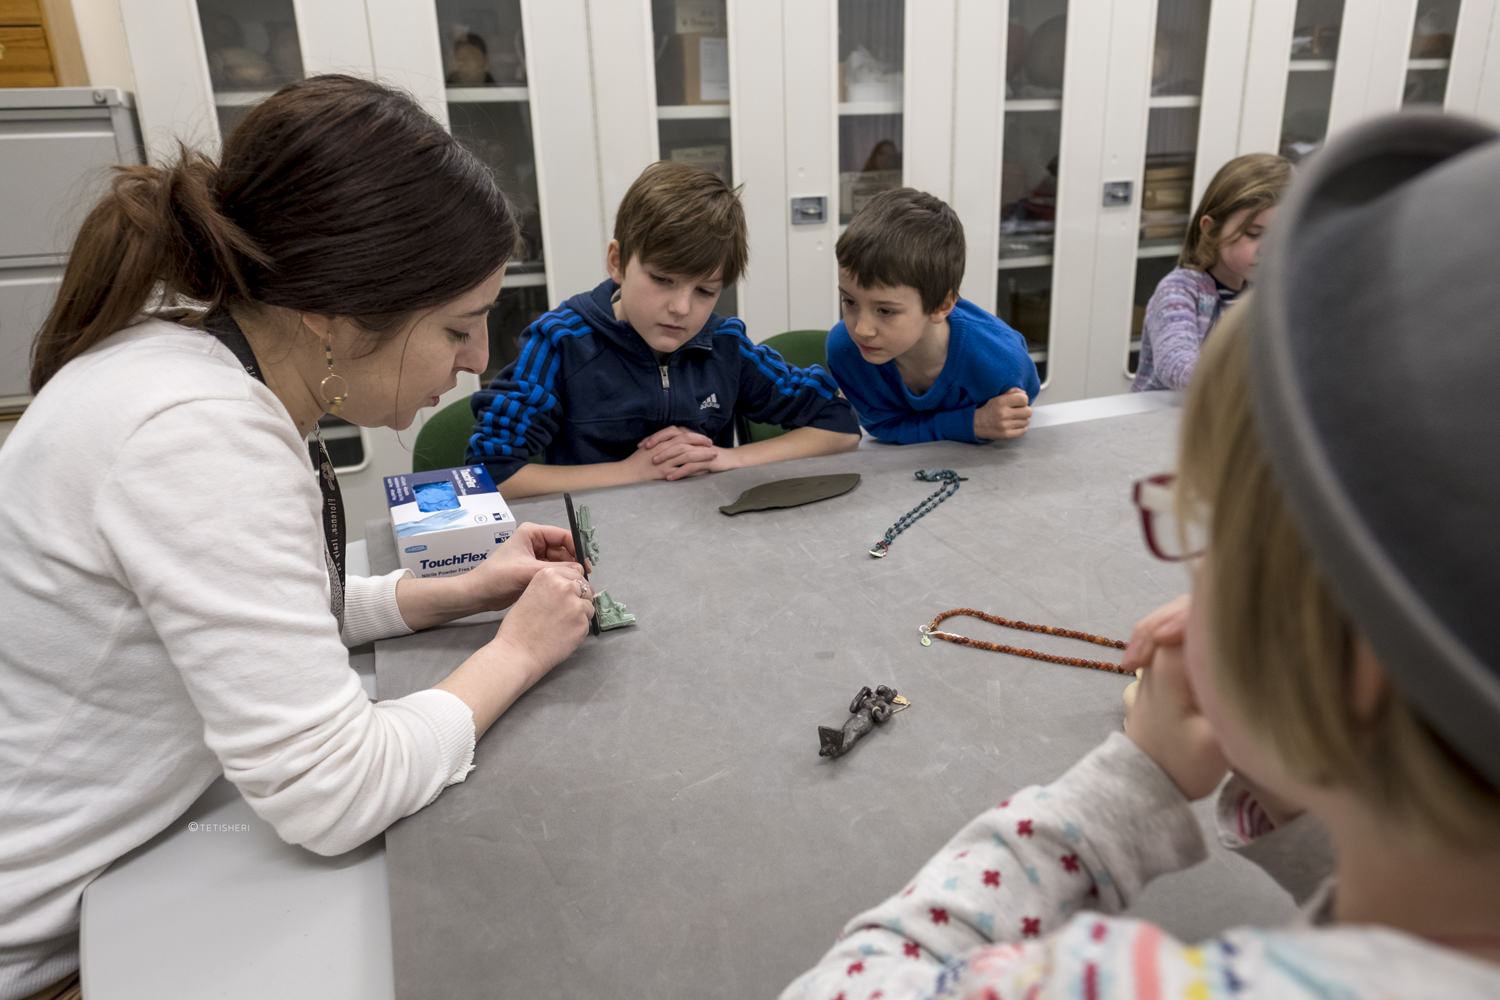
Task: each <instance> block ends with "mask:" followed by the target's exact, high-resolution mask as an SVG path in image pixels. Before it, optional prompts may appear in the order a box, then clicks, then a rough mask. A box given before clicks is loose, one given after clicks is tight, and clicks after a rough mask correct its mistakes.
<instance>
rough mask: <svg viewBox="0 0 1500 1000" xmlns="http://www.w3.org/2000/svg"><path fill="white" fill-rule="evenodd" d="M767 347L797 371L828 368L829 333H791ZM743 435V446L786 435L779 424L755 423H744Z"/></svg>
mask: <svg viewBox="0 0 1500 1000" xmlns="http://www.w3.org/2000/svg"><path fill="white" fill-rule="evenodd" d="M764 343H765V345H766V346H767V347H769V348H771V349H772V350H774V351H775V352H776V353H777V354H780V355H781V356H782V357H783V358H785V359H786V363H787V364H789V365H793V366H795V367H797V368H811V367H812V366H813V365H822V366H823V367H824V368H827V367H828V351H827V343H828V331H827V330H788V331H787V332H786V333H778V334H776V335H775V336H772V337H767V338H766V339H765V341H764ZM739 432H740V433H739V438H740V444H749V443H750V442H752V441H764V440H766V439H767V438H773V437H776V436H777V435H778V434H783V433H785V432H784V431H783V430H782V429H781V428H780V427H777V426H776V425H775V424H757V423H755V422H754V421H751V420H742V421H740V425H739Z"/></svg>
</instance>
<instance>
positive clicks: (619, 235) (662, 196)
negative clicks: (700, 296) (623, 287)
mask: <svg viewBox="0 0 1500 1000" xmlns="http://www.w3.org/2000/svg"><path fill="white" fill-rule="evenodd" d="M615 240H616V241H617V242H618V243H619V244H620V266H621V267H624V266H626V265H628V264H629V263H630V261H631V259H632V258H633V257H635V256H637V255H639V256H640V259H641V262H642V263H646V264H651V265H653V266H655V267H659V268H661V269H662V270H663V271H667V272H669V273H671V274H676V275H683V276H687V277H693V278H699V277H706V276H710V275H715V274H717V275H718V277H719V278H720V279H721V280H722V281H723V282H724V284H725V285H726V286H728V285H732V284H734V283H735V282H736V281H738V280H739V277H740V275H741V274H743V273H744V271H745V264H746V262H747V260H748V259H749V246H748V244H749V239H748V237H747V236H746V231H745V208H744V206H743V205H741V204H740V197H739V189H737V188H731V187H730V186H729V185H728V184H726V183H724V181H723V179H722V178H721V177H719V175H718V174H715V173H711V172H710V171H707V170H703V169H701V168H699V167H692V166H688V165H687V164H684V163H673V162H672V161H670V160H659V161H657V162H656V163H653V164H651V165H650V166H649V167H647V168H646V169H645V170H643V171H641V175H640V176H639V177H637V178H636V179H635V182H634V183H632V184H631V185H630V190H628V191H626V192H625V197H624V198H622V199H621V200H620V209H619V211H618V212H616V213H615Z"/></svg>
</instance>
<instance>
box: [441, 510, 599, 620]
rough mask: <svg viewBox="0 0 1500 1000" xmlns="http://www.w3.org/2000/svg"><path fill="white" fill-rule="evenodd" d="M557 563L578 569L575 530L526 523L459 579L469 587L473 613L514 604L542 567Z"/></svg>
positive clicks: (579, 573) (494, 609)
mask: <svg viewBox="0 0 1500 1000" xmlns="http://www.w3.org/2000/svg"><path fill="white" fill-rule="evenodd" d="M557 565H564V566H570V567H571V568H572V569H573V570H575V571H577V569H578V558H577V556H576V554H575V553H574V552H573V535H572V533H571V532H569V531H568V529H566V528H556V527H553V526H552V525H550V524H523V525H521V526H520V527H518V528H516V531H515V534H513V535H511V536H510V537H509V538H507V539H506V540H505V541H504V542H503V543H501V545H500V547H499V548H497V549H495V550H494V551H493V552H491V553H490V554H489V555H488V556H486V557H485V560H484V562H482V563H480V564H479V565H478V566H475V567H474V568H473V569H472V570H470V571H469V572H468V573H467V574H466V575H464V576H462V577H459V578H458V579H460V580H462V581H464V582H465V583H466V584H467V585H468V587H469V588H470V600H471V602H472V603H473V606H474V611H472V612H470V613H471V614H473V613H477V612H480V611H499V610H501V609H503V608H508V607H510V606H511V605H512V604H514V603H515V602H516V599H517V598H519V597H520V596H521V593H522V592H523V591H524V590H526V588H527V585H529V584H530V583H531V581H532V578H533V577H535V576H536V575H537V573H538V572H540V571H541V570H542V569H543V568H545V567H547V566H557ZM576 575H579V576H581V575H582V573H581V572H577V573H576Z"/></svg>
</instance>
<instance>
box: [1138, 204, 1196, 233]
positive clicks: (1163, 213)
mask: <svg viewBox="0 0 1500 1000" xmlns="http://www.w3.org/2000/svg"><path fill="white" fill-rule="evenodd" d="M1187 227H1188V213H1187V212H1186V211H1179V210H1176V209H1149V210H1142V212H1141V239H1143V240H1180V239H1182V238H1183V237H1184V236H1185V235H1187Z"/></svg>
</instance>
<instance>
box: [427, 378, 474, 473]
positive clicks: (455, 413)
mask: <svg viewBox="0 0 1500 1000" xmlns="http://www.w3.org/2000/svg"><path fill="white" fill-rule="evenodd" d="M473 432H474V412H473V411H472V410H470V409H469V397H468V396H465V397H464V398H463V399H457V400H454V401H453V402H451V403H449V404H448V405H447V406H445V407H443V408H442V409H441V410H438V411H437V412H436V413H434V414H433V415H432V416H430V417H428V418H427V422H426V423H425V424H423V425H422V429H421V430H419V431H417V443H416V445H415V446H414V447H413V448H412V450H411V471H413V472H427V471H428V470H429V469H453V468H457V467H458V466H460V465H463V464H464V452H465V450H466V449H467V448H468V446H469V435H470V434H472V433H473Z"/></svg>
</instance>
